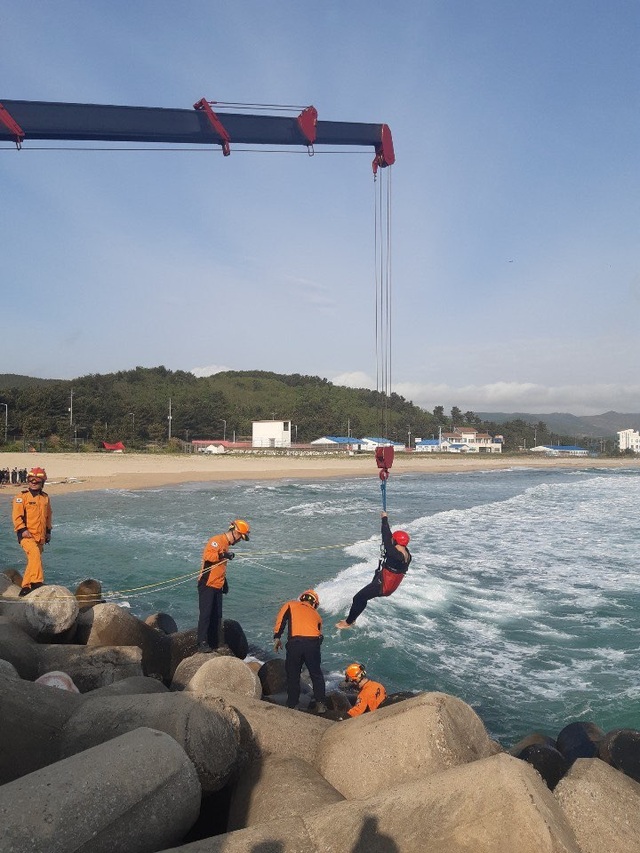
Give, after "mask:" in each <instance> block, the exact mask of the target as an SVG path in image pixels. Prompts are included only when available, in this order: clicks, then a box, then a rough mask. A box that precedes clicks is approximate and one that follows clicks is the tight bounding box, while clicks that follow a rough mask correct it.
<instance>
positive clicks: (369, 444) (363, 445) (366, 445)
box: [360, 435, 407, 451]
mask: <svg viewBox="0 0 640 853" xmlns="http://www.w3.org/2000/svg"><path fill="white" fill-rule="evenodd" d="M378 447H393V448H394V450H398V451H402V450H406V449H407V448H406V445H404V444H402V442H400V441H391V439H390V438H372V437H371V436H367V435H365V437H364V438H361V439H360V450H373V451H375V450H376V448H378Z"/></svg>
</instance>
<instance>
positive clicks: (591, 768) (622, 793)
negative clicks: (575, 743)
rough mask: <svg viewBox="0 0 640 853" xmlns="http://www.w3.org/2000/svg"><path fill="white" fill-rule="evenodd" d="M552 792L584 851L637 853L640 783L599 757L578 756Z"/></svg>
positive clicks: (590, 852)
mask: <svg viewBox="0 0 640 853" xmlns="http://www.w3.org/2000/svg"><path fill="white" fill-rule="evenodd" d="M553 793H554V796H555V797H556V799H557V800H558V802H559V803H560V805H561V806H562V809H563V811H564V813H565V815H566V818H567V821H568V822H569V824H570V825H571V827H572V828H573V831H574V833H575V836H576V838H577V839H578V843H579V844H580V849H581V850H582V853H604V851H607V853H613V851H615V853H638V851H639V850H640V783H638V782H635V781H634V780H633V779H630V778H629V777H628V776H625V775H624V773H620V772H619V771H618V770H615V769H614V768H613V767H609V765H607V764H605V763H604V761H601V760H600V759H599V758H578V759H577V760H576V761H575V763H574V765H573V767H572V768H571V770H569V772H568V773H567V775H566V776H565V777H564V779H561V780H560V782H559V783H558V785H557V786H556V789H555V791H554V792H553Z"/></svg>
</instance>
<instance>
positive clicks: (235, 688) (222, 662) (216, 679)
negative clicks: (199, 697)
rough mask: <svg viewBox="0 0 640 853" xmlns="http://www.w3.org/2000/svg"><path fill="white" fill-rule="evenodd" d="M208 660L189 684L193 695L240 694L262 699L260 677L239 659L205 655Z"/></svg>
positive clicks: (188, 688)
mask: <svg viewBox="0 0 640 853" xmlns="http://www.w3.org/2000/svg"><path fill="white" fill-rule="evenodd" d="M204 657H205V658H206V660H205V661H204V663H203V664H202V666H200V667H199V669H198V670H197V672H196V673H195V674H194V675H193V677H192V678H191V680H190V681H189V682H188V684H187V686H186V688H185V690H187V691H188V692H191V693H220V694H223V695H224V694H225V693H234V694H237V693H240V694H243V695H245V696H251V697H253V698H254V699H260V697H261V696H262V686H261V684H260V679H259V678H258V676H257V675H256V674H255V673H254V672H252V671H251V670H250V669H249V667H248V666H247V665H246V664H245V663H243V662H242V661H241V660H238V658H232V657H217V656H213V655H204Z"/></svg>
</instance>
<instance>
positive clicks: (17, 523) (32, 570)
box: [11, 468, 52, 595]
mask: <svg viewBox="0 0 640 853" xmlns="http://www.w3.org/2000/svg"><path fill="white" fill-rule="evenodd" d="M46 480H47V472H46V471H45V470H44V468H31V470H30V471H29V472H28V473H27V483H28V485H29V488H28V489H25V490H24V491H22V492H20V494H19V495H16V496H15V498H14V499H13V503H12V507H11V517H12V519H13V529H14V530H15V532H16V535H17V537H18V542H19V543H20V547H21V548H22V550H23V551H24V552H25V554H26V555H27V567H26V568H25V570H24V576H23V578H22V589H21V591H20V595H28V594H29V593H30V592H31V591H32V590H34V589H37V588H38V587H39V586H42V584H43V583H44V569H43V567H42V551H43V548H44V546H45V544H46V543H47V542H49V540H50V539H51V523H52V515H51V501H50V500H49V495H48V494H47V493H46V492H43V490H42V489H43V487H44V484H45V482H46Z"/></svg>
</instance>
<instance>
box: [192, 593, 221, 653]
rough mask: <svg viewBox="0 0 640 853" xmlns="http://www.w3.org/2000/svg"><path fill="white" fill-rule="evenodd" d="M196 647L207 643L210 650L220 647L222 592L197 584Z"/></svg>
mask: <svg viewBox="0 0 640 853" xmlns="http://www.w3.org/2000/svg"><path fill="white" fill-rule="evenodd" d="M198 606H199V608H200V614H199V616H198V645H199V644H200V643H207V644H208V645H209V646H210V647H211V648H212V649H217V648H218V646H220V645H222V642H223V635H222V590H221V589H214V588H213V587H211V586H207V585H206V584H204V583H200V584H198Z"/></svg>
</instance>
